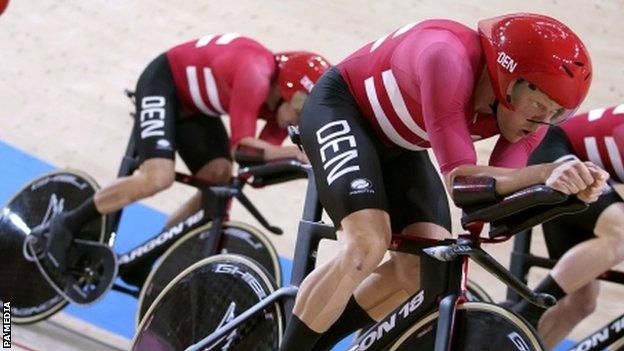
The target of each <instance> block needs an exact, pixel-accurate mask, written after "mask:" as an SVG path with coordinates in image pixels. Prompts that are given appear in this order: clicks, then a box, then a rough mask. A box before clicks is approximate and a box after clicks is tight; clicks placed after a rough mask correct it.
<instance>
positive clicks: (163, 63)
mask: <svg viewBox="0 0 624 351" xmlns="http://www.w3.org/2000/svg"><path fill="white" fill-rule="evenodd" d="M135 94H136V96H135V98H136V117H135V124H136V128H135V131H136V135H135V138H136V141H137V152H138V155H139V162H140V163H142V162H143V161H145V160H146V159H149V158H155V157H163V158H168V159H171V160H173V159H174V157H175V149H176V144H175V121H176V116H177V114H178V110H179V103H178V96H177V92H176V86H175V83H174V81H173V75H172V73H171V68H170V67H169V62H168V60H167V56H166V55H165V54H162V55H160V56H158V57H157V58H155V59H154V60H153V61H152V62H151V63H150V64H149V65H148V66H147V68H145V70H144V71H143V73H141V76H140V77H139V81H138V82H137V86H136V89H135Z"/></svg>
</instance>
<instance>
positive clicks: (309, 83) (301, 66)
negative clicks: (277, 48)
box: [275, 51, 330, 102]
mask: <svg viewBox="0 0 624 351" xmlns="http://www.w3.org/2000/svg"><path fill="white" fill-rule="evenodd" d="M275 60H276V61H277V67H278V74H277V80H278V84H279V90H280V93H281V94H282V98H284V100H286V101H289V102H290V100H291V99H292V97H293V95H295V93H296V92H298V91H303V92H305V93H309V92H310V91H311V90H312V87H313V86H314V84H315V83H316V81H317V80H319V78H320V77H321V76H322V75H323V73H325V71H327V70H328V69H329V67H330V65H329V62H328V61H327V60H325V59H324V58H323V57H322V56H320V55H318V54H315V53H312V52H307V51H289V52H280V53H277V54H275Z"/></svg>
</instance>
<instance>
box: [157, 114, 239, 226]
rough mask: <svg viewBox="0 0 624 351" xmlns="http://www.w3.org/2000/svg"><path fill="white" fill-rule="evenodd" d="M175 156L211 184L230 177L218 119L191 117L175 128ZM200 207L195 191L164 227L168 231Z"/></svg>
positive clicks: (222, 128) (225, 141)
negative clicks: (176, 154)
mask: <svg viewBox="0 0 624 351" xmlns="http://www.w3.org/2000/svg"><path fill="white" fill-rule="evenodd" d="M176 145H177V149H178V153H179V154H180V157H182V160H184V163H185V164H186V165H187V167H188V168H189V170H190V171H191V173H192V174H193V175H194V176H196V177H197V178H200V179H203V180H205V181H207V182H210V183H215V184H218V183H225V182H227V181H228V180H230V178H231V177H232V160H231V156H230V151H229V137H228V134H227V131H226V130H225V126H224V125H223V121H222V120H221V118H219V117H208V116H204V115H197V116H192V117H189V118H185V119H183V120H181V121H179V122H178V123H177V124H176ZM201 206H202V193H201V191H197V192H196V193H195V194H194V195H193V196H192V197H191V198H190V199H188V200H187V201H186V202H185V203H183V204H182V206H180V207H179V208H178V209H177V210H175V211H174V212H173V213H172V214H171V215H170V216H169V218H168V219H167V222H166V224H165V226H166V227H169V226H171V225H173V224H175V223H177V222H179V221H181V220H183V219H184V218H186V217H188V216H190V215H191V214H193V213H195V212H196V211H198V210H199V209H200V207H201Z"/></svg>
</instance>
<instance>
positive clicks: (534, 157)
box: [527, 126, 578, 165]
mask: <svg viewBox="0 0 624 351" xmlns="http://www.w3.org/2000/svg"><path fill="white" fill-rule="evenodd" d="M564 156H571V157H574V158H578V157H576V155H575V154H574V149H573V148H572V144H570V141H569V140H568V137H567V136H566V135H565V133H564V132H563V130H562V129H561V128H560V127H557V126H553V127H549V128H548V131H547V132H546V135H545V136H544V140H542V142H541V143H540V144H539V145H538V147H537V148H536V149H535V150H534V151H533V153H531V156H529V160H528V161H527V164H529V165H537V164H540V163H550V162H555V161H557V160H559V159H561V158H562V157H564Z"/></svg>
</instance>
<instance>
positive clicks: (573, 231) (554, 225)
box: [542, 188, 622, 259]
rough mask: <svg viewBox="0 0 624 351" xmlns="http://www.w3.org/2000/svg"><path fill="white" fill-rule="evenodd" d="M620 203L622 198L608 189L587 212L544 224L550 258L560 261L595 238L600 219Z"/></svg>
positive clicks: (558, 218)
mask: <svg viewBox="0 0 624 351" xmlns="http://www.w3.org/2000/svg"><path fill="white" fill-rule="evenodd" d="M618 202H622V198H621V197H620V196H619V195H618V193H617V192H615V191H614V190H613V189H612V188H608V189H607V190H605V193H603V194H602V195H601V196H600V197H599V198H598V201H596V202H594V203H592V204H591V205H590V206H589V208H588V209H587V210H586V211H583V212H581V213H575V214H573V215H565V216H561V217H557V218H555V219H553V220H552V221H549V222H546V223H544V224H542V228H543V230H544V239H545V240H546V246H547V247H548V252H549V254H550V257H551V258H557V259H559V258H561V256H563V254H565V253H566V251H568V250H569V249H571V248H573V247H574V246H576V245H578V244H580V243H582V242H583V241H586V240H590V239H592V238H595V237H596V236H595V234H594V229H595V227H596V223H597V221H598V218H599V217H600V215H601V214H602V213H603V211H604V210H605V209H606V208H607V207H609V206H611V205H612V204H614V203H618Z"/></svg>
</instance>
